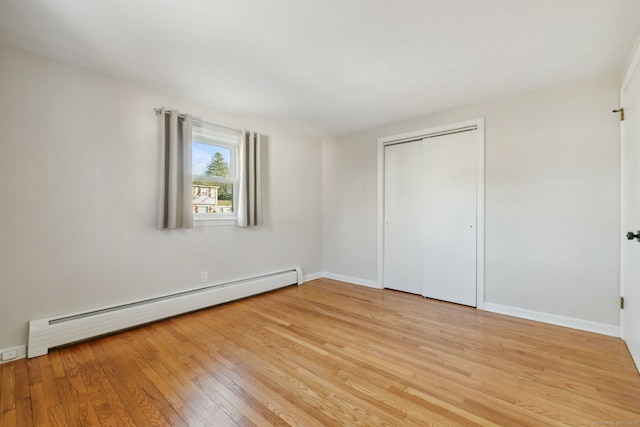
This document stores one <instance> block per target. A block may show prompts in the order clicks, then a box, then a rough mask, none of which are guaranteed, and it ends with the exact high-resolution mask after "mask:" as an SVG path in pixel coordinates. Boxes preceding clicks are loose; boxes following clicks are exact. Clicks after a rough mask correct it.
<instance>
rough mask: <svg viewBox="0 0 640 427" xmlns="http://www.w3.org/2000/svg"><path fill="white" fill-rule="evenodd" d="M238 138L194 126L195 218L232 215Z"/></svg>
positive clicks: (193, 196)
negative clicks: (221, 135)
mask: <svg viewBox="0 0 640 427" xmlns="http://www.w3.org/2000/svg"><path fill="white" fill-rule="evenodd" d="M238 143H239V137H237V136H234V135H225V136H223V137H220V135H217V134H216V132H212V131H208V130H207V129H201V128H194V132H193V142H192V153H191V159H192V174H193V177H192V178H193V183H192V187H191V188H192V198H193V213H194V217H195V218H196V219H198V218H201V219H202V218H216V217H229V216H233V215H234V214H235V195H236V191H235V187H236V186H237V172H236V167H235V162H236V157H237V156H236V152H237V149H238Z"/></svg>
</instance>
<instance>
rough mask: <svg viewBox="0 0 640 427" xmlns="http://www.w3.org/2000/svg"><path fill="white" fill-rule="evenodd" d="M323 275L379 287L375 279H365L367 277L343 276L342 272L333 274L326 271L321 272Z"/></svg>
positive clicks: (356, 283)
mask: <svg viewBox="0 0 640 427" xmlns="http://www.w3.org/2000/svg"><path fill="white" fill-rule="evenodd" d="M323 277H326V278H327V279H333V280H339V281H341V282H348V283H353V284H354V285H360V286H366V287H368V288H375V289H381V288H380V285H379V284H378V282H377V281H375V280H367V279H360V278H358V277H351V276H343V275H342V274H334V273H329V272H327V271H325V272H324V273H323Z"/></svg>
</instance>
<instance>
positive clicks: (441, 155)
mask: <svg viewBox="0 0 640 427" xmlns="http://www.w3.org/2000/svg"><path fill="white" fill-rule="evenodd" d="M476 132H477V131H475V130H470V131H464V132H459V133H452V134H447V135H441V136H435V137H428V138H425V139H423V140H418V141H413V142H404V143H397V144H392V145H387V146H385V147H384V237H383V238H384V243H383V245H384V246H383V280H384V286H385V287H386V288H391V289H396V290H401V291H405V292H411V293H416V294H419V295H424V296H426V297H429V298H435V299H440V300H444V301H450V302H455V303H458V304H464V305H470V306H474V307H475V306H476V238H477V236H476V231H477V227H476V211H477V203H476V198H477V195H476V174H477V155H476V153H477V149H476Z"/></svg>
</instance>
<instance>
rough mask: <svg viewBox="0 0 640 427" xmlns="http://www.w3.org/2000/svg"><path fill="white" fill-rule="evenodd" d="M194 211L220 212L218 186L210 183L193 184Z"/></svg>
mask: <svg viewBox="0 0 640 427" xmlns="http://www.w3.org/2000/svg"><path fill="white" fill-rule="evenodd" d="M191 189H192V190H191V194H192V195H193V213H216V212H218V187H217V186H209V185H193V186H192V187H191Z"/></svg>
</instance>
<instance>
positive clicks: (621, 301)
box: [620, 297, 624, 310]
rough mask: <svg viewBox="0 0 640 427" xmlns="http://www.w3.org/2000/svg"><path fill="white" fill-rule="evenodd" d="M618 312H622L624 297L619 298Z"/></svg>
mask: <svg viewBox="0 0 640 427" xmlns="http://www.w3.org/2000/svg"><path fill="white" fill-rule="evenodd" d="M620 310H624V297H620Z"/></svg>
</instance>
